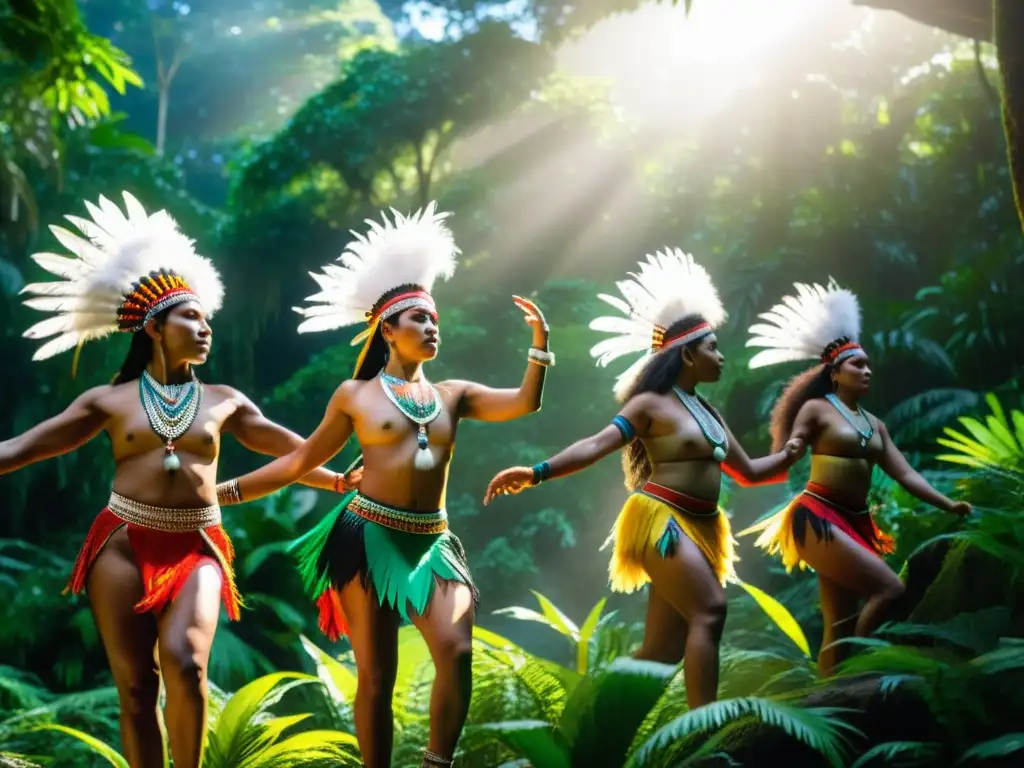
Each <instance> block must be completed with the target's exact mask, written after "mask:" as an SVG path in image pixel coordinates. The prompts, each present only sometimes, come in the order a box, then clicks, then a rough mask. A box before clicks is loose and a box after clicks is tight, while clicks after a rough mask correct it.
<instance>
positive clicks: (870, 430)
mask: <svg viewBox="0 0 1024 768" xmlns="http://www.w3.org/2000/svg"><path fill="white" fill-rule="evenodd" d="M825 399H826V400H828V401H829V402H830V403H832V405H833V406H834V407H835V409H836V410H837V411H839V414H840V415H841V416H842V417H843V418H844V419H846V421H847V423H849V425H850V426H851V427H853V428H854V429H855V430H857V434H859V435H860V447H861V448H863V449H864V450H867V447H868V443H870V442H871V438H872V436H873V435H874V434H875V428H874V427H873V426H871V419H869V418H868V416H867V414H866V413H864V411H863V410H862V409H861V407H860V406H859V405H858V406H857V413H856V414H855V413H854V412H853V411H851V410H850V409H849V408H847V407H846V403H844V402H843V401H842V400H840V399H839V398H838V397H837V396H836V395H835V394H833V393H832V392H829V393H828V394H827V395H825ZM854 416H860V417H861V418H862V419H864V423H865V424H866V425H867V429H864V428H862V427H861V426H860V425H859V424H857V422H856V421H854V420H853V417H854Z"/></svg>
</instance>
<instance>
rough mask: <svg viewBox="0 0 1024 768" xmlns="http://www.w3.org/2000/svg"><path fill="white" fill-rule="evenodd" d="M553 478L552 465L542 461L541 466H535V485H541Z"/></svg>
mask: <svg viewBox="0 0 1024 768" xmlns="http://www.w3.org/2000/svg"><path fill="white" fill-rule="evenodd" d="M550 478H551V465H550V464H548V463H547V462H546V461H542V462H541V463H540V464H535V465H534V466H533V484H534V485H540V484H541V483H543V482H544V481H545V480H548V479H550Z"/></svg>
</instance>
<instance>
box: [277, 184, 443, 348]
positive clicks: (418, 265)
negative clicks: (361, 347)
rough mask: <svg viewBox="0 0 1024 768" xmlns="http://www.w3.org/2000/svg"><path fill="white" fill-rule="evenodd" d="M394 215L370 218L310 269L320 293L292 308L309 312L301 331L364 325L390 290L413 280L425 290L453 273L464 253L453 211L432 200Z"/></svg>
mask: <svg viewBox="0 0 1024 768" xmlns="http://www.w3.org/2000/svg"><path fill="white" fill-rule="evenodd" d="M391 213H392V215H393V220H389V219H388V216H387V213H383V214H382V215H381V218H382V219H383V222H378V221H374V220H372V219H367V220H366V223H367V224H368V225H369V227H370V229H369V231H368V232H367V233H366V234H365V235H364V234H361V233H358V232H355V231H353V232H352V235H353V237H354V238H355V239H354V240H353V241H352V242H350V243H349V244H348V245H347V246H346V248H345V251H344V252H343V253H342V254H341V256H339V257H338V259H337V261H338V262H340V266H339V264H338V263H333V264H327V265H326V266H324V267H323V268H322V273H320V274H315V273H312V272H311V273H310V275H311V276H312V277H313V279H314V280H315V281H316V282H317V285H318V286H319V287H320V292H319V293H316V294H313V295H312V296H309V297H308V298H307V299H306V301H307V302H310V304H311V306H307V307H294V309H295V311H296V312H298V313H299V314H301V315H303V316H304V317H306V320H304V321H303V322H302V323H300V324H299V333H309V332H313V331H328V330H334V329H336V328H343V327H345V326H348V325H356V324H365V323H366V320H367V316H368V313H369V312H370V311H371V310H372V309H373V306H374V305H375V304H376V303H377V301H378V300H379V299H380V298H381V296H383V295H384V294H385V293H387V292H388V291H390V290H392V289H394V288H397V287H398V286H400V285H405V284H407V283H411V284H413V285H418V286H421V287H422V288H423V289H424V290H426V291H427V292H430V291H431V290H432V289H433V287H434V282H435V281H436V280H437V278H439V277H441V278H444V279H445V280H447V279H449V278H450V277H451V276H452V275H453V274H454V272H455V267H456V257H457V256H458V254H459V253H460V251H459V249H458V248H457V247H456V245H455V239H454V238H453V236H452V233H451V231H450V230H449V229H448V227H447V225H446V224H445V219H447V218H448V217H449V216H450V215H451V214H449V213H445V212H442V213H438V212H437V203H435V202H432V203H430V204H429V205H428V206H427V207H426V208H423V209H421V210H419V211H417V212H416V213H413V214H412V215H410V216H405V215H403V214H401V213H399V212H398V211H396V210H395V209H393V208H392V209H391Z"/></svg>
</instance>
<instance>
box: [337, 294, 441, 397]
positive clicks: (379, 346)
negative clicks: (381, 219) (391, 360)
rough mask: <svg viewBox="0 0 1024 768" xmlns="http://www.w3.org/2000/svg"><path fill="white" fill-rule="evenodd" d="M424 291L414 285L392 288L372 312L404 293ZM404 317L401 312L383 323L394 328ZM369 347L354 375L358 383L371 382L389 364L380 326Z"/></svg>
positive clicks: (374, 333)
mask: <svg viewBox="0 0 1024 768" xmlns="http://www.w3.org/2000/svg"><path fill="white" fill-rule="evenodd" d="M422 290H424V289H423V287H422V286H420V285H415V284H413V283H406V284H405V285H399V286H398V287H396V288H392V289H391V290H390V291H388V292H387V293H385V294H384V295H383V296H381V297H380V298H379V299H377V303H376V304H374V305H373V309H372V310H371V312H373V313H375V314H376V312H377V311H378V310H380V308H381V307H382V306H384V304H385V302H387V301H390V300H391V299H393V298H394V297H395V296H398V295H399V294H402V293H413V292H414V291H422ZM401 316H402V313H401V312H399V313H397V314H395V315H392V316H391V317H388V318H386V319H385V320H384V321H383V322H385V323H387V324H388V325H390V326H392V327H394V326H396V325H398V320H399V318H400V317H401ZM368 343H369V345H370V346H369V347H368V348H367V350H366V355H365V356H364V357H363V361H362V363H361V364H360V365H359V367H358V368H356V370H355V373H353V374H352V378H353V379H357V380H358V381H369V380H370V379H372V378H373V377H374V376H376V375H377V374H378V373H380V372H381V369H383V368H384V366H385V365H386V364H387V362H388V354H389V350H388V342H387V340H386V339H385V338H384V333H383V331H382V330H381V327H380V326H377V329H376V330H375V331H374V332H373V336H371V337H370V341H369V342H368Z"/></svg>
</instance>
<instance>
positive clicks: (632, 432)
mask: <svg viewBox="0 0 1024 768" xmlns="http://www.w3.org/2000/svg"><path fill="white" fill-rule="evenodd" d="M612 424H614V425H615V426H616V427H618V430H619V432H621V433H622V439H623V440H625V441H626V444H627V445H628V444H629V443H632V442H633V441H634V440H636V427H634V426H633V423H632V422H631V421H630V420H629V419H627V418H626V417H625V416H623V415H622V414H621V413H620V414H619V415H618V416H616V417H615V418H614V419H612Z"/></svg>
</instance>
